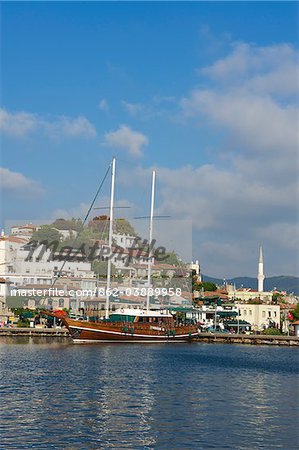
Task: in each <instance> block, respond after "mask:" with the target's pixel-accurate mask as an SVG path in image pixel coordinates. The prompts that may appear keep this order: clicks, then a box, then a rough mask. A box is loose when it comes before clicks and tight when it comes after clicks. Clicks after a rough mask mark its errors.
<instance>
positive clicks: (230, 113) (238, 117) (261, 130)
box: [181, 89, 298, 152]
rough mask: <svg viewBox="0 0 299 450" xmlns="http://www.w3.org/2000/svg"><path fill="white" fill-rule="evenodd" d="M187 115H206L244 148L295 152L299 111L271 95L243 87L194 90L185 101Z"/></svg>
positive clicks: (183, 102)
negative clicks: (277, 100)
mask: <svg viewBox="0 0 299 450" xmlns="http://www.w3.org/2000/svg"><path fill="white" fill-rule="evenodd" d="M181 104H182V108H183V111H184V113H185V115H186V116H189V117H190V116H191V117H192V116H193V117H198V118H200V120H202V119H203V117H206V118H207V119H208V120H210V121H211V123H213V124H214V125H217V126H219V125H220V126H222V127H223V128H224V129H226V130H227V131H229V132H230V133H232V134H233V135H234V138H235V139H236V138H237V140H238V143H242V145H243V148H244V150H245V149H246V148H247V149H248V148H250V149H251V151H254V150H258V151H259V152H266V151H270V152H272V151H273V150H275V151H282V149H285V148H287V149H288V150H290V151H293V152H294V151H296V149H297V144H298V110H297V109H296V108H295V107H294V106H292V105H284V106H281V105H280V104H279V103H278V102H275V100H274V99H273V98H271V97H269V96H260V95H256V94H252V93H250V92H246V91H243V90H239V89H236V90H233V89H232V90H230V91H228V92H225V93H223V92H219V91H216V90H194V91H193V92H191V94H190V95H189V96H188V97H186V98H184V99H183V100H182V103H181Z"/></svg>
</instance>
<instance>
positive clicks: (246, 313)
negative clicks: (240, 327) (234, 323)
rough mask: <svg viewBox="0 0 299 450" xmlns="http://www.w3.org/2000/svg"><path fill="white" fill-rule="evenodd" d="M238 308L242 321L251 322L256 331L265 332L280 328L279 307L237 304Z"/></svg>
mask: <svg viewBox="0 0 299 450" xmlns="http://www.w3.org/2000/svg"><path fill="white" fill-rule="evenodd" d="M236 308H237V310H238V311H239V313H240V319H241V320H246V321H247V322H249V323H250V324H251V325H252V328H253V330H254V331H263V330H264V329H266V328H280V306H279V305H270V304H265V303H263V304H259V305H254V304H242V303H237V304H236Z"/></svg>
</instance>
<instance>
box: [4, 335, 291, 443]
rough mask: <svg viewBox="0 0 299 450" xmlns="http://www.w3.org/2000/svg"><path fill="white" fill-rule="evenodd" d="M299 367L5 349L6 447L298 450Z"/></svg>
mask: <svg viewBox="0 0 299 450" xmlns="http://www.w3.org/2000/svg"><path fill="white" fill-rule="evenodd" d="M296 358H298V350H297V349H292V348H278V347H276V348H267V347H251V348H248V347H244V346H228V345H201V344H194V345H184V344H179V345H176V344H170V345H153V346H151V345H128V346H126V345H117V344H111V345H97V346H92V345H88V346H74V345H67V344H66V343H65V342H64V343H56V344H55V345H53V344H51V343H49V342H48V343H44V344H43V345H28V344H27V345H26V344H24V343H19V344H12V343H11V344H9V345H7V344H6V345H0V380H1V383H0V399H1V400H0V401H1V409H0V422H1V425H0V433H1V435H2V440H1V445H2V447H3V448H5V449H7V448H29V447H30V448H38V449H43V448H49V447H51V448H57V449H58V448H59V449H60V448H66V449H67V448H68V449H79V448H90V449H99V448H113V449H120V448H134V449H153V448H159V449H169V448H172V449H180V450H181V449H208V448H220V449H225V448H228V449H240V450H242V449H252V448H259V447H261V448H262V447H263V448H269V449H270V448H281V449H285V448H288V449H292V448H296V446H295V443H296V436H295V432H294V430H295V429H296V420H297V419H298V417H297V416H296V411H297V401H298V397H297V395H296V386H297V385H296V383H297V378H296V377H297V372H296V370H297V369H296V365H295V364H294V363H295V362H296ZM290 361H293V364H290ZM16 430H18V432H16ZM292 445H293V447H292Z"/></svg>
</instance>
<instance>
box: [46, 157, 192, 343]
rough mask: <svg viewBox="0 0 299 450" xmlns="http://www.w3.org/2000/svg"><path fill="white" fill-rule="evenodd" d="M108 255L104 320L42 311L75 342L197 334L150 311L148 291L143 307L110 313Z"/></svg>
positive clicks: (177, 337) (185, 337)
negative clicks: (55, 319) (63, 327)
mask: <svg viewBox="0 0 299 450" xmlns="http://www.w3.org/2000/svg"><path fill="white" fill-rule="evenodd" d="M155 179H156V172H155V171H153V173H152V191H151V211H150V229H149V243H151V242H152V238H153V217H154V201H155ZM114 185H115V158H113V160H112V165H111V196H110V221H109V248H110V249H111V248H112V233H113V213H114ZM149 248H150V250H149V256H148V276H147V285H148V288H150V285H151V264H152V249H151V245H149ZM111 264H112V263H111V258H109V259H108V269H107V295H106V308H105V309H106V312H105V320H101V321H99V322H91V321H85V320H75V319H71V318H69V317H67V315H66V314H65V313H64V312H63V311H56V312H49V311H47V312H46V311H44V313H45V314H47V315H49V316H53V317H56V318H58V319H60V320H61V321H62V323H63V324H64V325H65V326H66V327H67V328H68V330H69V332H70V335H71V336H72V338H73V342H74V343H88V342H155V343H158V342H169V341H176V342H177V341H186V340H187V341H188V340H191V339H192V338H193V337H195V336H197V334H198V327H197V325H186V326H178V325H176V323H175V320H174V317H173V315H172V314H170V312H169V311H167V310H151V309H150V295H149V289H148V290H147V301H146V309H133V310H132V309H124V308H120V309H119V310H117V311H115V312H113V313H110V312H109V300H110V298H109V292H110V285H111Z"/></svg>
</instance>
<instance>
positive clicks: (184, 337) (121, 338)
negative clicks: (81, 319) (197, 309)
mask: <svg viewBox="0 0 299 450" xmlns="http://www.w3.org/2000/svg"><path fill="white" fill-rule="evenodd" d="M69 330H70V334H71V336H72V338H73V341H74V343H78V344H81V343H91V342H93V343H97V342H112V343H113V342H131V343H132V342H136V343H137V342H144V343H161V342H186V341H190V340H191V339H192V338H194V337H195V336H197V335H198V332H197V330H196V331H194V330H192V331H189V332H188V333H180V334H177V333H176V334H172V333H170V334H169V335H167V334H166V333H165V334H163V335H162V334H160V335H159V334H152V333H151V332H150V330H149V331H148V332H147V333H146V332H145V331H143V332H142V331H139V332H138V331H134V333H130V332H123V331H117V330H104V329H101V328H99V329H89V328H87V327H86V326H83V327H80V326H78V325H76V326H69Z"/></svg>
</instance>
